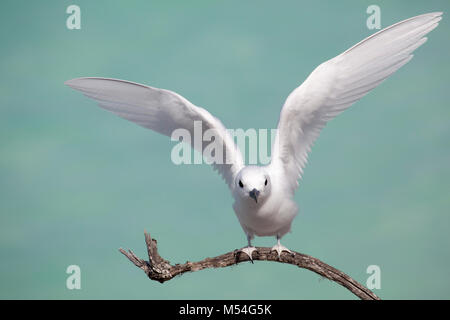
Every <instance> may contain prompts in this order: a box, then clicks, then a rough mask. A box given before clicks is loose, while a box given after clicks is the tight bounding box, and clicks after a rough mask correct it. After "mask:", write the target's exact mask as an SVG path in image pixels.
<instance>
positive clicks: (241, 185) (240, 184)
mask: <svg viewBox="0 0 450 320" xmlns="http://www.w3.org/2000/svg"><path fill="white" fill-rule="evenodd" d="M239 187H241V188H243V187H244V185H243V184H242V181H241V180H239Z"/></svg>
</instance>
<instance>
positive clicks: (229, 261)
mask: <svg viewBox="0 0 450 320" xmlns="http://www.w3.org/2000/svg"><path fill="white" fill-rule="evenodd" d="M145 243H146V245H147V252H148V258H149V260H148V261H145V260H143V259H140V258H138V257H137V256H136V255H135V254H134V253H133V251H131V250H128V252H127V251H125V250H123V249H122V248H120V249H119V251H120V252H121V253H122V254H123V255H125V256H126V257H127V258H128V259H129V260H130V261H131V262H133V264H134V265H135V266H136V267H138V268H140V269H142V270H144V272H145V273H146V274H147V276H148V277H149V278H150V279H151V280H155V281H159V282H161V283H163V282H165V281H168V280H170V279H173V278H174V277H176V276H178V275H181V274H183V273H185V272H194V271H199V270H203V269H206V268H225V267H229V266H232V265H236V264H238V263H241V262H246V261H251V260H250V259H249V257H248V256H247V255H246V254H245V253H243V252H241V251H238V250H234V251H231V252H228V253H225V254H222V255H220V256H217V257H214V258H206V259H204V260H201V261H198V262H189V261H188V262H186V263H183V264H176V265H171V264H170V262H169V261H167V260H165V259H163V258H162V257H161V256H160V255H159V253H158V247H157V242H156V240H155V239H152V238H151V236H150V234H149V233H147V232H145ZM252 257H253V260H258V261H274V262H279V263H288V264H292V265H295V266H297V267H299V268H303V269H308V270H311V271H313V272H315V273H317V274H319V275H320V276H322V277H324V278H327V279H329V280H331V281H334V282H336V283H338V284H340V285H341V286H343V287H345V288H347V289H348V290H350V291H351V292H352V293H353V294H355V295H356V296H357V297H359V298H360V299H363V300H380V298H379V297H378V296H377V295H375V294H374V293H373V292H372V291H370V290H369V289H367V288H366V287H364V286H363V285H361V284H360V283H359V282H357V281H356V280H354V279H352V278H351V277H349V276H348V275H346V274H345V273H343V272H342V271H339V270H338V269H336V268H333V267H332V266H329V265H328V264H326V263H324V262H322V261H320V260H319V259H316V258H314V257H311V256H308V255H306V254H302V253H298V252H295V251H292V253H291V254H290V253H287V252H283V253H282V254H281V257H280V258H278V253H277V252H275V251H272V249H271V248H265V247H257V248H256V251H254V252H253V256H252Z"/></svg>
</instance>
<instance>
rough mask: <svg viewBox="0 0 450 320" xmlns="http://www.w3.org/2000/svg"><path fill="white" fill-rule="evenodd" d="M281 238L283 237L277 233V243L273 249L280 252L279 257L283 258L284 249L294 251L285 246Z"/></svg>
mask: <svg viewBox="0 0 450 320" xmlns="http://www.w3.org/2000/svg"><path fill="white" fill-rule="evenodd" d="M280 239H281V237H280V235H279V234H277V244H276V245H274V246H273V247H272V250H275V251H276V252H278V259H280V258H281V252H283V251H287V252H289V253H292V252H291V250H289V249H288V248H286V247H285V246H283V245H282V244H281V242H280Z"/></svg>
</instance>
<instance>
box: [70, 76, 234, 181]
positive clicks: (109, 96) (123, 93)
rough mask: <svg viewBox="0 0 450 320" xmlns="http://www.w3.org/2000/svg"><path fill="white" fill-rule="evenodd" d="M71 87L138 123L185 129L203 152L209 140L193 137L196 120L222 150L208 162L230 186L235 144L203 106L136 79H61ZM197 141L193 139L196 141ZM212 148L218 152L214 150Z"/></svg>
mask: <svg viewBox="0 0 450 320" xmlns="http://www.w3.org/2000/svg"><path fill="white" fill-rule="evenodd" d="M65 84H66V85H68V86H69V87H72V88H73V89H76V90H79V91H81V92H82V93H83V94H84V95H86V96H88V97H89V98H92V99H94V100H96V101H97V102H98V104H99V106H100V107H102V108H104V109H106V110H109V111H111V112H113V113H115V114H116V115H118V116H120V117H122V118H124V119H127V120H129V121H132V122H135V123H137V124H138V125H140V126H142V127H145V128H148V129H151V130H154V131H156V132H158V133H161V134H164V135H166V136H169V137H170V136H171V135H172V133H173V132H174V131H175V130H176V129H185V130H187V131H188V132H189V134H190V137H191V145H192V147H194V148H195V149H197V151H200V152H201V153H202V154H203V151H204V149H205V147H207V146H208V144H209V143H207V142H205V141H203V136H202V137H194V134H198V132H199V131H200V130H196V129H195V128H196V127H195V126H196V123H197V127H198V128H200V127H199V126H198V125H201V132H203V133H205V132H206V130H210V133H212V135H213V136H214V139H215V140H214V143H215V145H216V146H222V147H223V149H222V150H223V153H222V155H220V153H218V154H217V156H216V157H214V159H212V160H213V162H212V166H213V167H214V169H215V170H217V171H218V172H219V173H220V174H221V175H222V177H223V178H224V179H225V181H226V182H227V184H228V186H229V187H230V188H233V185H234V183H233V182H234V178H235V176H236V175H237V173H238V172H239V170H240V169H241V168H242V167H243V159H242V155H241V152H240V151H239V148H238V147H237V146H236V144H235V143H234V140H233V138H232V137H231V135H230V133H229V132H228V131H227V130H226V128H225V126H224V125H223V124H222V122H221V121H220V120H219V119H217V118H215V117H214V116H212V115H211V114H210V113H209V112H208V111H206V110H205V109H203V108H200V107H197V106H195V105H193V104H192V103H191V102H189V101H188V100H186V99H185V98H183V97H182V96H180V95H179V94H177V93H175V92H172V91H169V90H164V89H158V88H153V87H149V86H146V85H142V84H139V83H134V82H129V81H124V80H118V79H107V78H78V79H73V80H69V81H66V82H65ZM199 138H200V139H201V142H200V143H195V141H199V140H198V139H199ZM215 152H219V151H218V150H215Z"/></svg>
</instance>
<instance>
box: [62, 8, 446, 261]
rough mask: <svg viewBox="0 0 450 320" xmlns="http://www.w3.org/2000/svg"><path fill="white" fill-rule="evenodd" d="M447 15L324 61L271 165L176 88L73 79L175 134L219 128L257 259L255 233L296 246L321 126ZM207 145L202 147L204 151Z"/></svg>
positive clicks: (288, 112) (402, 60)
mask: <svg viewBox="0 0 450 320" xmlns="http://www.w3.org/2000/svg"><path fill="white" fill-rule="evenodd" d="M441 15H442V13H441V12H436V13H428V14H423V15H420V16H416V17H413V18H410V19H407V20H404V21H401V22H399V23H396V24H394V25H392V26H390V27H387V28H385V29H383V30H381V31H379V32H377V33H375V34H373V35H372V36H370V37H368V38H366V39H364V40H363V41H361V42H359V43H357V44H356V45H354V46H353V47H351V48H350V49H348V50H347V51H345V52H343V53H342V54H340V55H338V56H337V57H335V58H333V59H331V60H328V61H326V62H324V63H322V64H321V65H320V66H318V67H317V68H316V69H315V70H314V71H313V72H312V73H311V74H310V75H309V77H308V78H307V79H306V80H305V81H304V82H303V84H302V85H301V86H299V87H298V88H296V89H295V90H294V91H293V92H292V93H291V94H290V95H289V97H288V98H287V100H286V102H285V104H284V106H283V108H282V110H281V114H280V119H279V123H278V134H277V136H276V138H275V143H274V146H273V148H272V150H273V152H272V160H271V163H270V164H269V165H267V166H263V167H259V166H245V165H244V162H243V158H242V155H241V152H240V151H239V149H238V148H237V146H236V145H235V143H234V141H233V138H232V137H231V135H230V134H229V133H228V132H227V130H226V128H225V126H224V125H223V124H222V122H221V121H220V120H219V119H217V118H215V117H214V116H212V115H211V114H210V113H209V112H208V111H206V110H205V109H203V108H200V107H197V106H195V105H193V104H192V103H190V102H189V101H188V100H186V99H185V98H183V97H182V96H180V95H178V94H177V93H175V92H172V91H168V90H164V89H158V88H152V87H149V86H145V85H142V84H138V83H133V82H129V81H123V80H117V79H107V78H79V79H73V80H69V81H67V82H66V84H67V85H68V86H70V87H72V88H74V89H76V90H79V91H81V92H83V93H84V94H85V95H86V96H88V97H90V98H92V99H95V100H97V101H98V103H99V105H100V107H102V108H104V109H107V110H109V111H111V112H113V113H115V114H117V115H118V116H120V117H122V118H125V119H127V120H130V121H133V122H135V123H137V124H139V125H141V126H143V127H145V128H148V129H151V130H154V131H156V132H159V133H161V134H164V135H167V136H171V134H172V132H173V131H174V130H175V129H179V128H183V129H186V130H188V131H189V132H190V133H191V136H193V135H194V121H201V122H202V126H203V130H206V129H214V130H215V133H216V135H215V136H216V138H218V139H220V140H221V142H222V144H223V146H224V149H225V153H224V159H223V160H224V161H222V162H220V163H217V162H216V163H213V167H214V168H215V169H216V170H218V172H219V173H220V174H221V175H222V177H223V178H224V179H225V181H226V182H227V184H228V186H229V187H230V190H231V192H232V194H233V197H234V199H235V202H234V205H233V209H234V211H235V213H236V215H237V217H238V219H239V222H240V223H241V226H242V228H243V230H244V232H245V233H246V235H247V239H248V247H246V248H243V249H242V251H244V252H245V253H247V254H248V255H249V256H250V258H251V255H252V252H253V250H255V249H254V247H252V246H251V239H252V238H253V237H254V236H255V235H257V236H276V237H277V239H278V242H277V245H275V246H274V248H273V249H274V250H277V252H278V254H279V255H280V254H281V252H282V251H283V250H285V251H289V250H288V249H286V248H285V247H283V246H282V245H281V244H280V239H281V237H283V236H284V235H285V234H286V233H287V232H289V230H290V228H291V223H292V220H293V219H294V217H295V215H296V214H297V210H298V209H297V205H296V203H295V202H294V201H293V195H294V192H295V190H296V188H297V186H298V181H299V179H300V178H301V175H302V172H303V168H304V167H305V165H306V162H307V157H308V153H309V152H310V151H311V147H312V145H313V143H314V141H315V140H316V139H317V137H318V136H319V134H320V131H321V129H322V128H323V127H324V126H325V125H326V123H327V122H328V121H329V120H331V119H333V118H334V117H336V116H337V115H338V114H340V113H341V112H342V111H344V110H345V109H347V108H348V107H350V106H351V105H352V104H353V103H355V102H356V101H358V100H359V99H361V98H362V97H363V96H364V95H366V94H367V93H368V92H369V91H370V90H372V89H373V88H375V87H376V86H378V85H379V84H380V83H381V82H382V81H384V80H385V79H386V78H387V77H389V76H390V75H391V74H393V73H394V72H395V71H397V70H398V69H399V68H400V67H402V66H403V65H405V64H406V63H408V62H409V61H410V60H411V59H412V57H413V55H412V52H413V51H414V50H415V49H417V48H418V47H419V46H421V45H422V44H424V43H425V42H426V40H427V38H426V37H425V35H426V34H427V33H429V32H430V31H431V30H433V29H434V28H436V27H437V25H438V22H439V21H440V20H441ZM193 147H194V145H193ZM204 147H205V144H203V145H201V146H197V149H199V150H198V151H203V149H204ZM225 160H226V161H225Z"/></svg>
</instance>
